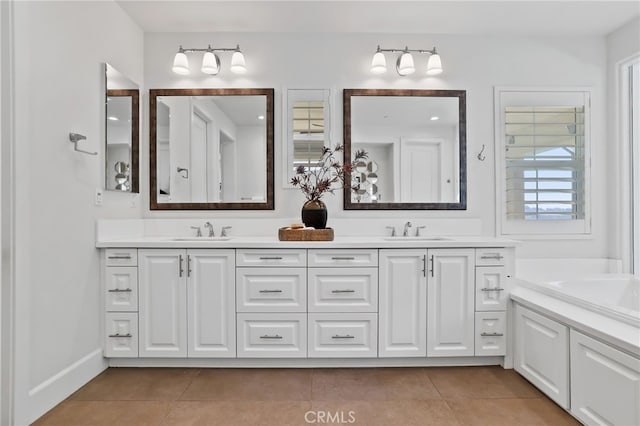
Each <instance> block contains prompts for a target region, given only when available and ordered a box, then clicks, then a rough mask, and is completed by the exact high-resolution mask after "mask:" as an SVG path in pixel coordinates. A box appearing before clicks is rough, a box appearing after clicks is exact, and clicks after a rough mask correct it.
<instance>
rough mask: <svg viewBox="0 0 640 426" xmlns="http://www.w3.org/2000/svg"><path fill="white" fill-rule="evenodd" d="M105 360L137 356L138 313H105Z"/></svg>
mask: <svg viewBox="0 0 640 426" xmlns="http://www.w3.org/2000/svg"><path fill="white" fill-rule="evenodd" d="M105 329H106V343H105V348H104V356H105V357H107V358H116V357H125V358H134V357H137V356H138V313H137V312H107V314H106V317H105Z"/></svg>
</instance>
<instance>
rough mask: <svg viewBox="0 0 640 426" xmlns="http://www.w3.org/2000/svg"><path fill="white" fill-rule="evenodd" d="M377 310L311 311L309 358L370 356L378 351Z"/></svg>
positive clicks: (374, 355) (373, 355)
mask: <svg viewBox="0 0 640 426" xmlns="http://www.w3.org/2000/svg"><path fill="white" fill-rule="evenodd" d="M377 323H378V321H377V315H376V314H375V313H315V314H309V328H308V333H307V334H308V336H309V358H369V357H376V356H377V354H378V350H377V347H378V339H377V336H378V333H377Z"/></svg>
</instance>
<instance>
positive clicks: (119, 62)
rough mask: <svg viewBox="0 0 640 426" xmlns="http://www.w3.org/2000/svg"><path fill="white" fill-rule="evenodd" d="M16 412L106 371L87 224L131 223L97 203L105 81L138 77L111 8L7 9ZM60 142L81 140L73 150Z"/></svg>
mask: <svg viewBox="0 0 640 426" xmlns="http://www.w3.org/2000/svg"><path fill="white" fill-rule="evenodd" d="M14 24H15V94H16V105H15V114H16V117H15V119H16V129H15V130H16V132H15V169H16V186H15V190H16V205H15V210H16V226H15V233H16V253H15V254H16V288H15V290H16V307H15V308H16V331H15V338H16V345H15V352H16V367H15V377H16V389H15V397H16V405H15V409H16V413H15V419H14V421H15V423H16V424H19V425H24V424H28V423H30V422H31V421H33V420H34V419H35V418H37V417H38V416H40V415H42V414H43V413H44V412H45V411H47V410H48V409H49V408H51V407H52V406H53V405H55V404H57V403H58V402H60V401H61V400H62V399H64V398H65V397H66V396H68V395H69V394H70V393H71V392H73V391H75V390H76V389H77V388H78V387H79V386H81V385H83V384H84V383H85V382H86V381H87V380H89V379H90V378H92V377H93V376H95V375H96V374H97V373H98V372H100V371H101V369H103V368H104V367H105V364H104V361H103V359H102V352H101V347H102V342H101V320H100V318H101V311H102V306H101V304H100V302H101V298H100V285H99V277H100V267H99V257H98V251H97V250H96V249H95V237H94V235H95V221H96V219H99V218H105V217H139V216H140V206H139V205H137V206H135V205H134V204H135V200H136V197H135V196H133V195H131V194H123V193H121V192H112V193H105V195H104V205H103V206H102V207H97V206H95V205H94V202H93V200H94V192H95V190H96V188H102V187H103V182H104V178H103V173H104V165H103V164H104V147H103V143H102V140H103V135H104V119H103V108H104V106H103V104H104V95H103V93H104V76H103V62H109V63H110V64H112V65H113V66H114V67H115V68H117V69H118V70H119V71H121V72H122V73H124V74H126V75H128V76H129V77H130V78H131V79H132V80H134V81H135V82H137V83H140V84H141V83H142V77H143V72H142V71H143V62H142V54H143V36H142V32H141V30H140V29H139V28H138V27H137V26H136V25H135V24H134V23H133V22H132V21H131V19H130V18H129V17H128V16H127V15H125V14H124V12H123V11H122V10H121V8H120V7H119V6H118V5H117V4H116V3H114V2H16V3H15V22H14ZM69 132H78V133H82V134H84V135H86V136H87V140H86V141H85V143H83V148H85V149H88V150H91V151H95V150H97V151H100V155H99V156H96V157H91V156H87V155H84V154H80V153H77V152H74V151H73V145H72V144H71V143H70V142H69V141H68V133H69Z"/></svg>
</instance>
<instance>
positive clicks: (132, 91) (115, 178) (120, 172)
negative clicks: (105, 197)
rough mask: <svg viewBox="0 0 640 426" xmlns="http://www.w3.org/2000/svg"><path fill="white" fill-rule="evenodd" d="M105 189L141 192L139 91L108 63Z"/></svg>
mask: <svg viewBox="0 0 640 426" xmlns="http://www.w3.org/2000/svg"><path fill="white" fill-rule="evenodd" d="M105 87H106V92H105V186H104V187H105V189H106V190H109V191H124V192H138V175H139V172H138V161H139V160H138V159H139V155H138V151H139V138H140V127H139V121H140V120H139V117H140V91H139V90H138V85H137V84H135V83H134V82H133V81H131V80H130V79H129V78H127V77H126V76H124V75H123V74H122V73H120V72H118V70H116V69H115V68H113V67H112V66H111V65H109V64H105Z"/></svg>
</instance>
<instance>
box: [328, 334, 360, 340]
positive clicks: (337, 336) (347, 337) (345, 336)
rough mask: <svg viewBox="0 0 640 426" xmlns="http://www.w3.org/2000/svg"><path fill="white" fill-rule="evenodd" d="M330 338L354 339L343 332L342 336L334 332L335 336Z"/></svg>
mask: <svg viewBox="0 0 640 426" xmlns="http://www.w3.org/2000/svg"><path fill="white" fill-rule="evenodd" d="M331 338H332V339H355V337H354V336H351V335H349V334H345V335H344V336H341V335H339V334H336V335H335V336H331Z"/></svg>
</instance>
